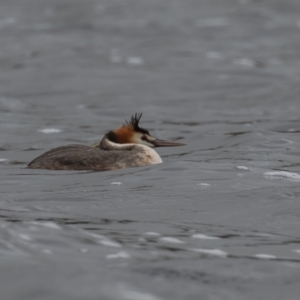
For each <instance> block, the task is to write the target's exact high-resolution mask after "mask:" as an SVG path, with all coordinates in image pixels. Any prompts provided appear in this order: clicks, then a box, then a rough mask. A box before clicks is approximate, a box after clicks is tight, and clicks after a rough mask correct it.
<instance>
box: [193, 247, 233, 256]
mask: <svg viewBox="0 0 300 300" xmlns="http://www.w3.org/2000/svg"><path fill="white" fill-rule="evenodd" d="M189 250H190V251H193V252H198V253H203V254H209V255H213V256H219V257H227V256H228V253H226V252H225V251H222V250H220V249H199V248H191V249H189Z"/></svg>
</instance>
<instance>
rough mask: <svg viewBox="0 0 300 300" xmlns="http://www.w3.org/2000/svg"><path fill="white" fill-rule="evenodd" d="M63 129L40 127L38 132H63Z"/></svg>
mask: <svg viewBox="0 0 300 300" xmlns="http://www.w3.org/2000/svg"><path fill="white" fill-rule="evenodd" d="M61 131H62V130H61V129H58V128H44V129H39V130H38V132H41V133H59V132H61Z"/></svg>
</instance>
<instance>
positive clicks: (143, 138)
mask: <svg viewBox="0 0 300 300" xmlns="http://www.w3.org/2000/svg"><path fill="white" fill-rule="evenodd" d="M141 117H142V114H141V113H140V114H137V113H136V114H135V115H133V116H132V117H131V119H130V120H129V121H126V122H125V124H123V126H122V127H120V128H119V129H116V130H113V131H109V132H108V133H107V134H105V135H104V137H103V138H102V140H101V141H100V142H98V143H95V144H93V145H92V146H85V145H76V144H75V145H67V146H62V147H58V148H54V149H51V150H49V151H47V152H45V153H44V154H42V155H40V156H39V157H37V158H35V159H34V160H33V161H31V162H30V163H29V164H28V166H27V167H28V168H30V169H49V170H94V171H109V170H116V169H123V168H131V167H140V166H145V165H152V164H159V163H161V162H162V160H161V158H160V156H159V155H158V154H157V152H156V151H154V150H153V149H152V148H153V147H173V146H183V145H185V144H182V143H175V142H169V141H164V140H159V139H156V138H155V137H153V136H151V135H150V133H149V131H148V130H147V129H143V128H141V127H139V121H140V119H141Z"/></svg>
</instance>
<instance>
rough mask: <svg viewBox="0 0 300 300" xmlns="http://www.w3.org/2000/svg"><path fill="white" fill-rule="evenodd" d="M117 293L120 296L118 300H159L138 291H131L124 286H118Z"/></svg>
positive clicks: (159, 299)
mask: <svg viewBox="0 0 300 300" xmlns="http://www.w3.org/2000/svg"><path fill="white" fill-rule="evenodd" d="M119 292H120V295H122V296H121V297H120V299H125V300H161V298H158V297H156V296H154V295H151V294H146V293H144V292H140V291H133V290H131V289H129V288H128V287H125V286H120V287H119Z"/></svg>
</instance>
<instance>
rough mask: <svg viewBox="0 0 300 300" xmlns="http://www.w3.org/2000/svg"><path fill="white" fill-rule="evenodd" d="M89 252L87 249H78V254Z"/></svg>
mask: <svg viewBox="0 0 300 300" xmlns="http://www.w3.org/2000/svg"><path fill="white" fill-rule="evenodd" d="M88 251H89V250H88V249H86V248H82V249H80V252H82V253H87V252H88Z"/></svg>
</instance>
